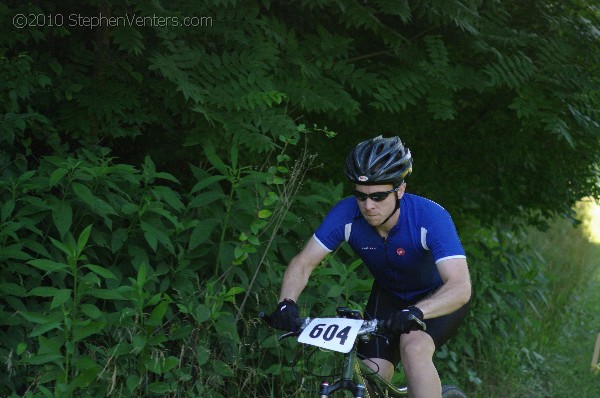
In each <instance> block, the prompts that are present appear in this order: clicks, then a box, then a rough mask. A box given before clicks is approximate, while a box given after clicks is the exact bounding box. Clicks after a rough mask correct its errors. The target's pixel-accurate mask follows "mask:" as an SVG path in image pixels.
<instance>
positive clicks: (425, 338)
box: [400, 332, 435, 365]
mask: <svg viewBox="0 0 600 398" xmlns="http://www.w3.org/2000/svg"><path fill="white" fill-rule="evenodd" d="M434 352H435V343H434V342H433V339H432V338H431V336H429V335H428V334H427V333H425V332H411V333H409V334H406V335H402V337H401V338H400V356H401V358H402V362H403V363H404V364H405V362H407V361H410V362H412V361H423V360H427V361H431V360H432V358H433V353H434ZM405 365H406V364H405Z"/></svg>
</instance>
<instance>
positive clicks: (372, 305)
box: [358, 284, 470, 366]
mask: <svg viewBox="0 0 600 398" xmlns="http://www.w3.org/2000/svg"><path fill="white" fill-rule="evenodd" d="M420 300H422V297H419V298H417V299H415V300H414V301H404V300H402V299H399V298H397V297H395V296H392V295H391V294H389V293H388V292H386V291H385V290H383V289H381V288H380V287H379V286H378V285H377V284H374V285H373V289H372V290H371V295H370V296H369V301H368V302H367V308H366V309H365V319H380V320H381V319H387V318H388V317H389V315H390V314H391V313H393V312H396V311H400V310H402V309H404V308H406V307H408V306H410V305H415V304H416V303H417V302H418V301H420ZM469 304H470V303H467V304H465V305H463V306H462V307H460V308H459V309H458V310H456V311H454V312H452V313H450V314H448V315H443V316H440V317H437V318H431V319H426V320H425V324H426V325H427V328H426V333H427V334H429V335H430V336H431V337H432V338H433V342H434V343H435V348H436V349H438V348H440V347H441V346H442V345H444V343H446V342H447V341H448V339H449V338H450V337H452V336H453V335H454V334H455V333H456V331H457V330H458V327H459V326H460V324H461V323H462V321H463V320H464V319H465V317H466V316H467V313H468V312H469ZM381 334H382V335H385V336H386V337H387V339H388V342H389V344H388V342H386V340H385V339H383V338H378V337H375V336H372V337H371V338H370V339H369V341H368V342H366V343H365V342H360V343H359V345H358V353H359V354H360V355H361V356H362V357H364V358H383V359H386V360H388V361H390V362H391V363H393V364H394V366H396V365H397V364H398V363H399V362H400V335H398V334H390V333H387V332H384V333H381Z"/></svg>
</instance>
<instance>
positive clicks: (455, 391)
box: [442, 386, 467, 398]
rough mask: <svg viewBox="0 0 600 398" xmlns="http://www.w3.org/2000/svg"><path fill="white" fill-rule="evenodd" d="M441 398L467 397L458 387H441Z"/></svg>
mask: <svg viewBox="0 0 600 398" xmlns="http://www.w3.org/2000/svg"><path fill="white" fill-rule="evenodd" d="M442 398H467V396H466V395H465V393H464V392H462V390H461V389H460V388H458V387H455V386H442Z"/></svg>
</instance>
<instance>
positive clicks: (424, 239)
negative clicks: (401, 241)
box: [421, 227, 429, 250]
mask: <svg viewBox="0 0 600 398" xmlns="http://www.w3.org/2000/svg"><path fill="white" fill-rule="evenodd" d="M421 246H423V249H425V250H429V247H428V246H427V230H426V229H425V228H423V227H421Z"/></svg>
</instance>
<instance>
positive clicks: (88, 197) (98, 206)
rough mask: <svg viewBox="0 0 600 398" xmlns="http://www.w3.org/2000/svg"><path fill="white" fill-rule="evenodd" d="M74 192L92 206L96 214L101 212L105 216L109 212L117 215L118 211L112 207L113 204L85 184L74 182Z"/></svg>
mask: <svg viewBox="0 0 600 398" xmlns="http://www.w3.org/2000/svg"><path fill="white" fill-rule="evenodd" d="M73 192H75V195H77V197H78V198H79V199H81V200H82V201H83V202H84V203H86V204H87V205H88V206H90V207H91V209H92V210H93V211H94V212H95V213H96V214H99V215H101V216H103V217H104V216H106V215H108V214H112V215H117V212H116V211H115V209H113V208H112V206H111V205H109V204H108V203H106V202H105V201H103V200H102V199H100V198H97V197H96V196H95V195H94V194H93V193H92V191H90V189H89V188H88V187H86V186H85V185H82V184H80V183H77V182H75V183H73Z"/></svg>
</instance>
